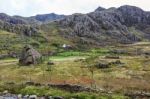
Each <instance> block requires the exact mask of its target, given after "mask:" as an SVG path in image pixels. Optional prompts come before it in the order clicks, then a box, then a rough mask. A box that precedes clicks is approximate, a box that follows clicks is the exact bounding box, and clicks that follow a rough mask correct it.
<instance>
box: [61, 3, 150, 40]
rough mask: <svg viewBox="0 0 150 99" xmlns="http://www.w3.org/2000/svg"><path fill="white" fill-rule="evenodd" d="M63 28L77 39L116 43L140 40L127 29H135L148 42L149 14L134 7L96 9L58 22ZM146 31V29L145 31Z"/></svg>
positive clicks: (149, 37)
mask: <svg viewBox="0 0 150 99" xmlns="http://www.w3.org/2000/svg"><path fill="white" fill-rule="evenodd" d="M59 23H60V24H61V25H62V26H63V27H65V26H66V27H67V28H68V27H70V28H71V29H72V33H71V34H74V35H77V36H78V37H84V39H85V38H88V39H89V38H91V39H95V40H96V41H97V42H103V41H106V40H107V41H109V42H118V43H132V42H136V41H140V40H141V38H140V37H138V36H137V35H136V34H134V33H131V32H130V30H129V28H130V27H135V29H137V30H141V31H142V32H143V34H142V35H143V36H144V37H147V38H148V39H149V40H150V33H149V32H150V31H146V32H145V31H144V29H143V27H144V28H145V29H146V28H150V12H145V11H143V10H142V9H140V8H137V7H134V6H127V5H125V6H121V7H119V8H109V9H104V8H101V7H99V8H97V9H96V10H95V11H94V12H91V13H88V14H74V15H71V16H69V17H66V18H65V19H63V20H61V21H59ZM146 30H148V29H146Z"/></svg>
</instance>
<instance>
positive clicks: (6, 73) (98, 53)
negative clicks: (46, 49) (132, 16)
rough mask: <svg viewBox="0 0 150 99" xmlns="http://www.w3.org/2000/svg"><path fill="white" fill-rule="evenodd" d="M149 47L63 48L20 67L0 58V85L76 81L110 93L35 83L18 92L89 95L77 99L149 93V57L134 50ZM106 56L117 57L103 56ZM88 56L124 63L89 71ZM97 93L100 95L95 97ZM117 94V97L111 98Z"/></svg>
mask: <svg viewBox="0 0 150 99" xmlns="http://www.w3.org/2000/svg"><path fill="white" fill-rule="evenodd" d="M149 48H150V43H148V42H142V43H136V44H131V45H125V46H124V45H118V46H115V47H113V46H112V47H105V48H97V49H90V50H88V51H84V52H83V51H73V50H72V51H63V52H60V53H58V54H57V55H54V56H49V57H48V58H47V61H45V62H44V63H42V64H39V65H37V66H32V65H31V66H19V65H18V59H15V58H8V59H3V60H0V84H1V86H5V83H8V82H15V83H16V84H21V83H24V82H27V81H33V82H36V83H41V84H78V85H81V86H86V87H87V86H88V87H91V88H95V89H99V90H102V91H104V92H110V93H111V95H108V94H107V95H106V94H102V93H93V94H91V93H88V94H85V93H84V92H83V93H70V92H67V91H65V92H64V91H63V90H59V89H53V88H52V89H47V88H45V87H44V88H41V87H39V88H38V87H34V86H27V87H24V88H23V89H20V90H19V91H20V92H21V93H24V94H26V93H28V94H32V93H33V92H35V93H38V94H42V93H40V91H41V90H44V91H46V92H45V93H47V94H48V93H50V94H52V95H55V94H58V95H59V94H60V95H61V94H62V93H65V94H62V96H64V95H65V96H66V97H69V95H71V96H79V97H80V96H82V97H89V98H79V99H126V98H125V96H124V93H127V92H130V91H131V92H134V91H144V92H150V86H149V84H150V79H149V77H150V58H149V56H146V55H145V54H138V51H137V49H140V51H141V50H142V51H149ZM112 49H124V50H126V51H127V52H129V53H128V54H114V53H112V52H111V50H112ZM108 55H110V56H119V57H120V58H119V59H112V58H106V56H108ZM91 57H94V58H91ZM90 58H91V61H92V62H94V60H98V61H106V62H114V61H116V60H119V61H121V63H123V64H120V65H111V67H110V68H104V69H99V68H96V67H92V72H91V70H90V68H89V67H88V66H89V65H90V64H92V63H91V62H86V60H88V59H90ZM92 59H93V60H92ZM48 61H52V62H53V63H54V65H47V62H48ZM4 89H5V87H4V88H3V87H2V88H1V89H0V90H4ZM28 89H29V90H28ZM36 91H38V92H36ZM16 92H17V91H16ZM41 92H43V91H41ZM77 94H80V95H77ZM100 96H101V98H96V97H100ZM117 96H118V97H120V98H113V97H117ZM92 97H95V98H92ZM110 97H112V98H110ZM77 99H78V98H77Z"/></svg>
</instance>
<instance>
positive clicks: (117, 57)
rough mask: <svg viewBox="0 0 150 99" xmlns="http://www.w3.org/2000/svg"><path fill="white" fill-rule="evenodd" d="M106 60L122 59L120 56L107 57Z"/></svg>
mask: <svg viewBox="0 0 150 99" xmlns="http://www.w3.org/2000/svg"><path fill="white" fill-rule="evenodd" d="M105 58H108V59H119V58H120V57H119V56H105Z"/></svg>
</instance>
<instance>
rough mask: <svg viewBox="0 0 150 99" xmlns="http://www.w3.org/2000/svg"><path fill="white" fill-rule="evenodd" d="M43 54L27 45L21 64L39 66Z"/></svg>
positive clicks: (22, 54) (20, 60)
mask: <svg viewBox="0 0 150 99" xmlns="http://www.w3.org/2000/svg"><path fill="white" fill-rule="evenodd" d="M40 59H41V54H40V53H39V52H37V51H36V50H35V49H33V48H32V47H31V46H30V45H26V46H25V47H24V48H23V50H22V53H21V56H20V59H19V63H20V64H21V65H31V64H38V63H40V62H41V60H40Z"/></svg>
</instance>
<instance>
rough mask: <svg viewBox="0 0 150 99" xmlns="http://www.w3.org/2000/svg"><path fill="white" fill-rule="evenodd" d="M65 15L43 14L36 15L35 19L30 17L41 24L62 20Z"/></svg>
mask: <svg viewBox="0 0 150 99" xmlns="http://www.w3.org/2000/svg"><path fill="white" fill-rule="evenodd" d="M64 17H65V15H57V14H55V13H50V14H41V15H36V16H33V17H29V18H31V19H35V20H37V21H40V22H49V21H53V20H57V19H62V18H64Z"/></svg>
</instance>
